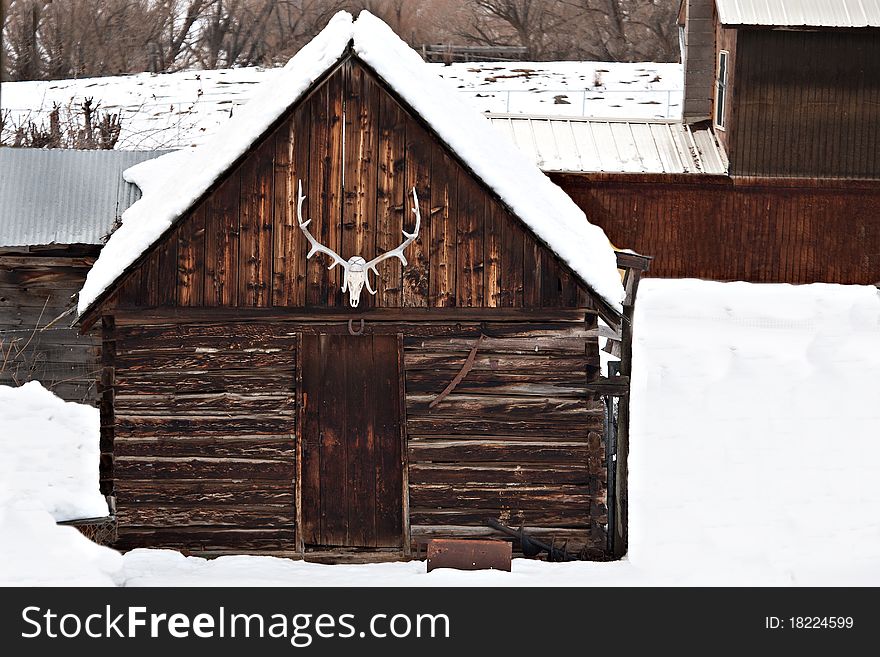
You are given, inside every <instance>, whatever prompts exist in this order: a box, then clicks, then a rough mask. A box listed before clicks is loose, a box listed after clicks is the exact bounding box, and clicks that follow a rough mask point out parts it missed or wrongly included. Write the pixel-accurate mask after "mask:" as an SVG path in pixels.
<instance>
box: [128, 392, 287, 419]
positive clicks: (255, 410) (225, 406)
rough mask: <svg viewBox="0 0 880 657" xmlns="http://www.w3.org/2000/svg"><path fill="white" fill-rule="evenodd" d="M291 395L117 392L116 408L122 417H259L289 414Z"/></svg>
mask: <svg viewBox="0 0 880 657" xmlns="http://www.w3.org/2000/svg"><path fill="white" fill-rule="evenodd" d="M294 406H295V399H294V396H293V393H283V392H282V393H261V394H254V393H250V394H240V393H231V392H220V393H196V394H164V395H163V394H158V395H156V394H152V395H150V394H124V393H121V392H118V393H117V394H116V398H115V407H116V410H117V412H118V413H119V414H121V415H134V414H138V413H144V414H151V413H155V414H161V413H167V414H169V415H171V414H173V415H178V416H185V415H224V416H227V415H229V416H231V415H241V414H247V415H259V414H265V415H266V416H267V417H271V416H277V415H284V414H288V413H290V414H292V413H293V409H294Z"/></svg>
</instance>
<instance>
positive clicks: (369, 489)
mask: <svg viewBox="0 0 880 657" xmlns="http://www.w3.org/2000/svg"><path fill="white" fill-rule="evenodd" d="M301 358H302V360H301V364H302V365H301V366H302V404H303V408H302V415H301V417H302V418H303V426H302V431H301V434H300V435H301V440H302V451H301V454H302V464H301V477H302V481H301V501H300V504H301V514H302V522H301V527H302V538H303V544H304V545H305V547H309V546H322V547H334V546H339V547H399V546H401V545H402V514H403V505H402V496H403V491H402V488H403V480H402V468H401V445H400V416H401V412H400V388H399V380H398V376H399V372H398V354H397V337H396V336H393V335H361V336H350V335H303V340H302V357H301Z"/></svg>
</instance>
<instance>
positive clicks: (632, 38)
mask: <svg viewBox="0 0 880 657" xmlns="http://www.w3.org/2000/svg"><path fill="white" fill-rule="evenodd" d="M471 7H472V8H471V11H470V13H469V15H467V17H466V20H464V21H462V22H460V23H459V26H458V28H457V29H456V34H457V36H458V37H459V38H461V39H463V40H464V41H466V42H471V43H478V44H482V45H490V46H499V45H518V46H523V47H525V49H526V53H527V54H526V57H527V58H528V59H534V60H549V59H591V60H600V61H644V60H649V61H650V60H659V61H669V60H674V59H675V58H676V57H677V47H678V46H677V28H676V24H675V17H676V11H677V3H675V2H674V1H673V0H557V1H556V2H544V1H542V0H474V1H473V2H472V3H471Z"/></svg>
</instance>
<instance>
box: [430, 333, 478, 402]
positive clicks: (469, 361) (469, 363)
mask: <svg viewBox="0 0 880 657" xmlns="http://www.w3.org/2000/svg"><path fill="white" fill-rule="evenodd" d="M485 337H486V336H485V335H483V334H482V333H480V337H479V338H477V341H476V342H475V343H474V346H473V347H472V348H471V351H470V353H469V354H468V357H467V358H466V359H465V361H464V365H462V367H461V371H459V373H458V374H456V375H455V377H454V378H453V379H452V381H450V382H449V385H448V386H446V387H445V388H444V389H443V392H441V393H440V394H439V395H437V396H436V397H434V399H432V400H431V403H430V404H428V408H434V407H435V406H436V405H437V404H439V403H440V402H442V401H443V400H444V399H446V397H448V396H449V393H451V392H452V391H453V390H455V386H457V385H458V384H459V383H461V382H462V381H464V377H466V376H467V375H468V372H470V371H471V368H472V367H473V366H474V361H475V360H476V358H477V351H479V349H480V345H481V344H482V343H483V338H485Z"/></svg>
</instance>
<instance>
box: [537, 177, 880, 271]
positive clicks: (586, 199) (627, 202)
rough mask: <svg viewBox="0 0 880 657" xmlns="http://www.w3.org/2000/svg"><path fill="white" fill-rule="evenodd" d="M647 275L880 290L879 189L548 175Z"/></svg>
mask: <svg viewBox="0 0 880 657" xmlns="http://www.w3.org/2000/svg"><path fill="white" fill-rule="evenodd" d="M551 177H552V178H553V179H554V181H555V182H557V183H558V184H559V185H560V186H561V187H562V188H563V189H564V190H565V191H566V192H567V193H568V194H569V195H570V196H571V197H572V198H573V199H574V200H575V202H576V203H577V204H578V205H579V206H580V207H581V208H583V210H584V212H586V214H587V216H588V217H590V220H591V221H592V222H594V223H596V224H598V225H599V226H601V227H602V228H603V229H604V230H605V232H606V234H607V235H608V238H609V239H610V240H611V241H612V242H613V243H615V244H617V245H619V246H625V247H627V248H631V249H634V250H636V251H638V252H640V253H645V254H648V255H652V256H654V260H653V261H652V263H651V269H650V272H649V275H650V276H655V277H659V278H687V277H695V278H706V279H713V280H741V281H751V282H755V283H780V282H785V283H813V282H827V283H852V284H862V285H870V284H874V283H876V282H878V281H880V185H878V184H877V183H870V182H859V181H818V180H799V181H789V180H783V179H772V178H765V179H760V180H742V179H729V178H726V177H717V178H710V177H697V178H688V177H687V176H680V177H673V176H639V175H629V174H624V175H592V174H591V175H571V174H559V175H556V174H554V175H552V176H551Z"/></svg>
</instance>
